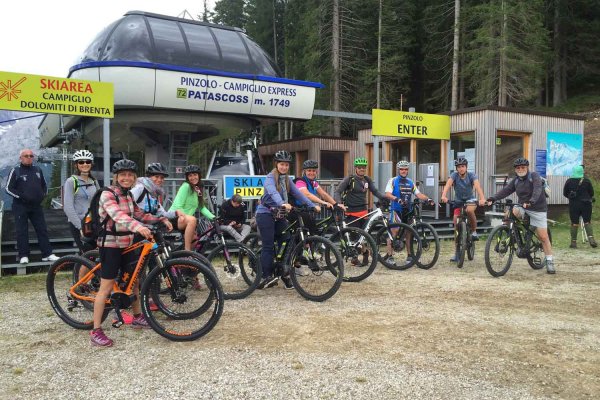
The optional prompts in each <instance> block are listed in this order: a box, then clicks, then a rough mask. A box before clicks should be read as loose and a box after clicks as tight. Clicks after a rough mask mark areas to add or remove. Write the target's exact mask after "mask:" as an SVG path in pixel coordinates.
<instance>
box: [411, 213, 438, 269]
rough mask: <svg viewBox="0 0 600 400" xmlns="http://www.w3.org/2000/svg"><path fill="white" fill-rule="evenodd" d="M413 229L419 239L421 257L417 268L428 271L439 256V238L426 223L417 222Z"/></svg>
mask: <svg viewBox="0 0 600 400" xmlns="http://www.w3.org/2000/svg"><path fill="white" fill-rule="evenodd" d="M413 228H415V230H416V231H417V234H418V235H419V237H420V238H421V257H419V259H418V260H417V263H416V264H417V267H418V268H421V269H430V268H431V267H433V266H434V265H435V263H436V262H437V260H438V258H439V256H440V237H439V236H438V234H437V232H436V231H435V229H434V228H433V226H431V225H430V224H428V223H427V222H418V223H416V224H415V225H414V226H413Z"/></svg>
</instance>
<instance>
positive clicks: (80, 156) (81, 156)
mask: <svg viewBox="0 0 600 400" xmlns="http://www.w3.org/2000/svg"><path fill="white" fill-rule="evenodd" d="M79 160H90V161H94V155H93V154H92V152H91V151H89V150H77V151H76V152H75V153H73V161H79Z"/></svg>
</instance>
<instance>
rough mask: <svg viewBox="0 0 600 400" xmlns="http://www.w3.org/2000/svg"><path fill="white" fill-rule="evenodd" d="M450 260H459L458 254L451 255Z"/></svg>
mask: <svg viewBox="0 0 600 400" xmlns="http://www.w3.org/2000/svg"><path fill="white" fill-rule="evenodd" d="M450 261H451V262H458V256H457V255H456V254H455V255H453V256H452V257H450Z"/></svg>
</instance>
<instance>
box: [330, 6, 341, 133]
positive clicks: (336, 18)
mask: <svg viewBox="0 0 600 400" xmlns="http://www.w3.org/2000/svg"><path fill="white" fill-rule="evenodd" d="M331 50H332V51H331V59H332V63H333V111H340V96H341V93H340V3H339V0H333V26H332V49H331ZM340 135H341V120H340V118H338V117H334V118H333V136H340Z"/></svg>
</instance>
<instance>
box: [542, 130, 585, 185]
mask: <svg viewBox="0 0 600 400" xmlns="http://www.w3.org/2000/svg"><path fill="white" fill-rule="evenodd" d="M546 143H547V165H546V173H547V174H548V175H558V176H571V172H572V171H573V167H575V166H577V165H581V164H582V163H583V134H581V133H564V132H548V135H547V138H546Z"/></svg>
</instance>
